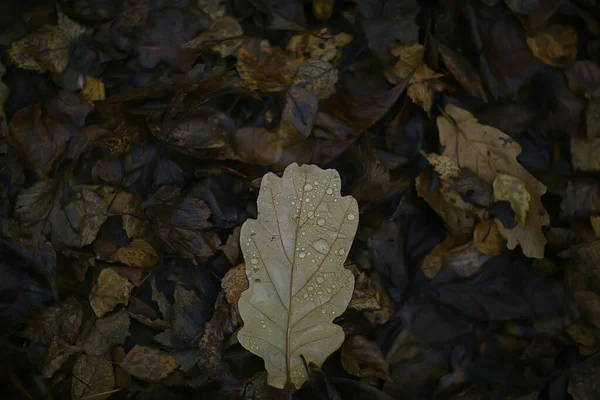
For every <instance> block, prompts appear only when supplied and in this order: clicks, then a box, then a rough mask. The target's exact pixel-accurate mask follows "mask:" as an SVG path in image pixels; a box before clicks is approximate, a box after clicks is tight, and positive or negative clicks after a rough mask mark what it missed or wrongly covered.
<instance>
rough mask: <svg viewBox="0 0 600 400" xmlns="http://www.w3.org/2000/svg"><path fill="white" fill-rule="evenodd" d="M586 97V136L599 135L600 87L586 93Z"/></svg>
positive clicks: (593, 136)
mask: <svg viewBox="0 0 600 400" xmlns="http://www.w3.org/2000/svg"><path fill="white" fill-rule="evenodd" d="M586 98H587V113H586V126H587V137H588V138H589V139H593V138H596V137H598V136H600V89H599V88H596V89H595V90H594V91H592V92H590V93H587V94H586Z"/></svg>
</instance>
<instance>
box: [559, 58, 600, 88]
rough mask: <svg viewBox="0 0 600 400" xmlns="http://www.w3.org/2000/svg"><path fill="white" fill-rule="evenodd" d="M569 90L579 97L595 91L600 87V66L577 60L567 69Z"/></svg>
mask: <svg viewBox="0 0 600 400" xmlns="http://www.w3.org/2000/svg"><path fill="white" fill-rule="evenodd" d="M565 76H566V77H567V81H568V83H569V89H571V91H572V92H573V93H575V94H576V95H578V96H582V95H585V94H586V93H589V92H591V91H594V90H595V89H597V88H598V87H599V86H600V66H599V65H598V64H596V63H595V62H592V61H589V60H577V61H575V62H574V63H573V65H572V66H571V67H569V68H567V69H565Z"/></svg>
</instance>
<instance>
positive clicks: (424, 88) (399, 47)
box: [385, 43, 445, 112]
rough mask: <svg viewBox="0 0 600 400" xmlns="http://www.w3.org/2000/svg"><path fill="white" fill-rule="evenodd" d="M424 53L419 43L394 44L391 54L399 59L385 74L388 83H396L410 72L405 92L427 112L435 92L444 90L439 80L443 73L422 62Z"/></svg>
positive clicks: (401, 80)
mask: <svg viewBox="0 0 600 400" xmlns="http://www.w3.org/2000/svg"><path fill="white" fill-rule="evenodd" d="M424 53H425V47H423V45H421V44H419V43H414V44H411V45H406V44H396V45H395V46H394V48H393V49H392V55H394V56H395V57H398V58H399V60H398V62H397V63H396V65H394V68H393V70H391V71H386V73H385V76H386V78H387V79H388V81H390V83H392V84H394V85H397V84H400V83H401V82H403V81H404V80H405V79H406V78H408V77H409V76H411V74H412V76H411V78H410V81H409V83H408V88H407V93H408V95H409V96H410V98H411V100H412V101H413V102H414V103H415V104H417V105H420V106H421V107H422V108H423V109H424V110H425V111H427V112H429V110H431V106H432V105H433V99H434V95H435V93H436V92H441V91H442V90H444V89H445V85H444V84H443V83H442V81H440V80H439V78H441V77H443V76H444V75H443V74H439V73H437V72H435V71H433V70H432V69H431V68H429V67H428V66H427V65H426V64H425V63H424V61H423V55H424Z"/></svg>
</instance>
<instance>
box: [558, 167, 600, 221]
mask: <svg viewBox="0 0 600 400" xmlns="http://www.w3.org/2000/svg"><path fill="white" fill-rule="evenodd" d="M560 213H561V216H562V217H567V218H581V217H584V218H586V217H591V216H594V215H600V185H599V184H598V182H597V181H596V179H593V178H590V177H578V178H573V179H569V180H568V181H567V187H566V188H565V193H564V195H563V197H562V200H561V202H560Z"/></svg>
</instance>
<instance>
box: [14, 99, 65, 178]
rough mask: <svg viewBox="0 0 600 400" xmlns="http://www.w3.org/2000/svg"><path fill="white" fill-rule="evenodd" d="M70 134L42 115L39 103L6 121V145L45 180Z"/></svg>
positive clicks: (26, 165)
mask: <svg viewBox="0 0 600 400" xmlns="http://www.w3.org/2000/svg"><path fill="white" fill-rule="evenodd" d="M70 139H71V132H70V131H69V129H67V128H66V127H65V126H64V125H63V124H60V123H57V122H56V121H54V120H53V119H51V118H50V117H48V116H45V115H42V109H41V106H40V104H32V105H30V106H27V107H25V108H22V109H21V110H19V111H17V112H16V113H15V115H14V116H13V117H12V118H11V120H10V142H11V144H12V146H13V147H15V149H16V150H17V152H18V154H19V155H20V157H21V158H22V162H23V165H24V166H25V167H26V168H29V169H32V170H34V171H35V172H36V173H37V174H38V176H40V177H45V176H46V175H48V173H49V172H50V169H51V168H52V165H53V164H54V162H55V161H56V160H58V159H59V158H60V157H61V156H62V155H63V153H64V152H65V151H66V150H67V145H68V143H69V140H70Z"/></svg>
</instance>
